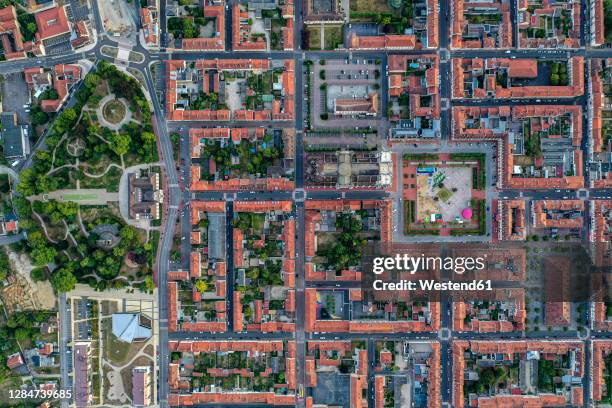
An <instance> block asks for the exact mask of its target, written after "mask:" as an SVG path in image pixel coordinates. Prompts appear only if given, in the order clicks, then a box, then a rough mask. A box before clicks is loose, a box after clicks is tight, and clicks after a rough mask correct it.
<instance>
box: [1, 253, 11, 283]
mask: <svg viewBox="0 0 612 408" xmlns="http://www.w3.org/2000/svg"><path fill="white" fill-rule="evenodd" d="M8 273H9V259H8V256H7V255H6V252H4V250H0V280H4V279H6V277H7V276H8Z"/></svg>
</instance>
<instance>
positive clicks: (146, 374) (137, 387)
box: [132, 366, 151, 407]
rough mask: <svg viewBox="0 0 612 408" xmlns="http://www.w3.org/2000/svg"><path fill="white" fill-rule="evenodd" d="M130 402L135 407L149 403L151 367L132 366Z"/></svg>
mask: <svg viewBox="0 0 612 408" xmlns="http://www.w3.org/2000/svg"><path fill="white" fill-rule="evenodd" d="M132 404H133V405H134V406H135V407H146V406H149V405H151V367H149V366H141V367H134V369H133V370H132Z"/></svg>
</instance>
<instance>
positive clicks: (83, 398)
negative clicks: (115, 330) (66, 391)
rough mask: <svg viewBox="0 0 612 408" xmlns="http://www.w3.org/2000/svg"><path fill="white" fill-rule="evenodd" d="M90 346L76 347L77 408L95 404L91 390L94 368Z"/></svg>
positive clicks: (75, 385)
mask: <svg viewBox="0 0 612 408" xmlns="http://www.w3.org/2000/svg"><path fill="white" fill-rule="evenodd" d="M90 351H91V349H90V344H89V343H88V342H78V343H76V344H75V345H74V348H73V352H74V364H73V367H74V372H73V376H74V403H75V405H76V406H77V408H81V407H87V406H89V405H90V404H91V403H92V402H93V392H92V389H91V375H92V367H91V361H90V359H89V352H90Z"/></svg>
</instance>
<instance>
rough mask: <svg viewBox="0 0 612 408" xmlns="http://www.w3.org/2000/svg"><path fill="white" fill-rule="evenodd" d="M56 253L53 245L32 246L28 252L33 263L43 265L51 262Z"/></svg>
mask: <svg viewBox="0 0 612 408" xmlns="http://www.w3.org/2000/svg"><path fill="white" fill-rule="evenodd" d="M56 255H57V251H56V249H55V248H53V247H47V246H41V247H38V248H34V249H33V250H32V252H31V254H30V256H31V257H32V262H33V263H34V265H37V266H43V265H48V264H50V263H51V262H53V259H54V258H55V256H56Z"/></svg>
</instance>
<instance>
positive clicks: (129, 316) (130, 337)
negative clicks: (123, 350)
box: [112, 313, 152, 343]
mask: <svg viewBox="0 0 612 408" xmlns="http://www.w3.org/2000/svg"><path fill="white" fill-rule="evenodd" d="M151 324H152V322H151V318H150V317H148V316H145V315H143V314H142V313H115V314H113V316H112V330H113V334H114V335H115V336H116V337H117V338H118V339H119V340H121V341H124V342H126V343H133V342H139V341H145V340H147V339H148V338H149V337H151Z"/></svg>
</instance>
